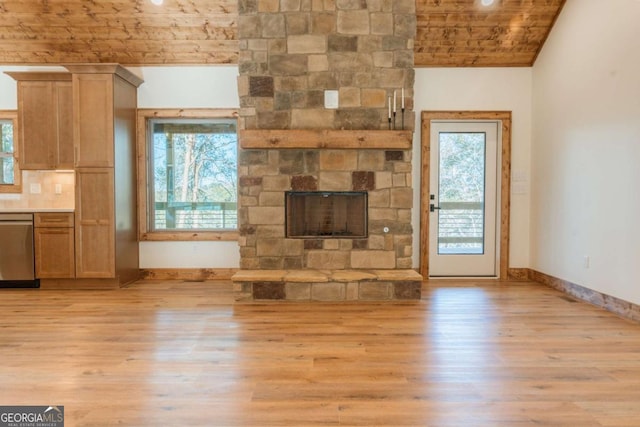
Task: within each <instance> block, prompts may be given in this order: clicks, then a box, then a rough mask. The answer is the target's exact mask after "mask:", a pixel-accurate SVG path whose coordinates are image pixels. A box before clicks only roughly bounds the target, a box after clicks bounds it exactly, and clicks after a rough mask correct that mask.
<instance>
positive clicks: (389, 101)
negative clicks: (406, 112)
mask: <svg viewBox="0 0 640 427" xmlns="http://www.w3.org/2000/svg"><path fill="white" fill-rule="evenodd" d="M389 118H391V97H389Z"/></svg>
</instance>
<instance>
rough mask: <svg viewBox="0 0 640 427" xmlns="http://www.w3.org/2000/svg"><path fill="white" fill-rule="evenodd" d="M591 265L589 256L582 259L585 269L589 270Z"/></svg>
mask: <svg viewBox="0 0 640 427" xmlns="http://www.w3.org/2000/svg"><path fill="white" fill-rule="evenodd" d="M589 264H591V258H590V257H589V255H585V256H584V257H583V258H582V266H583V267H584V268H589Z"/></svg>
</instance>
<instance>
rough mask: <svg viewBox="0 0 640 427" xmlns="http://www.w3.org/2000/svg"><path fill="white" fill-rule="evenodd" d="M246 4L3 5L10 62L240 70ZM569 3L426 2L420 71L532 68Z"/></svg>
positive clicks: (2, 32) (4, 59)
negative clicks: (230, 66)
mask: <svg viewBox="0 0 640 427" xmlns="http://www.w3.org/2000/svg"><path fill="white" fill-rule="evenodd" d="M238 1H247V2H249V1H251V0H165V2H164V4H163V5H162V6H155V5H154V4H152V3H151V1H150V0H56V1H50V0H0V64H1V65H11V64H21V65H34V64H68V63H86V62H90V63H94V62H98V63H105V62H117V63H120V64H123V65H161V64H226V63H237V60H238V41H237V37H236V35H237V22H238ZM254 1H255V0H254ZM302 1H303V3H304V2H305V1H306V2H308V3H309V4H313V3H314V2H315V1H318V0H302ZM324 1H325V2H326V1H327V0H324ZM330 1H335V0H330ZM564 2H565V0H495V4H494V5H493V6H490V7H484V6H481V4H480V3H481V0H416V9H417V27H418V31H417V38H416V42H415V64H416V66H417V67H473V66H530V65H532V64H533V63H534V61H535V58H536V56H537V54H538V52H539V51H540V49H541V47H542V44H543V43H544V41H545V39H546V37H547V35H548V33H549V31H550V29H551V27H552V25H553V23H554V21H555V19H556V17H557V15H558V13H559V12H560V10H561V8H562V6H563V4H564Z"/></svg>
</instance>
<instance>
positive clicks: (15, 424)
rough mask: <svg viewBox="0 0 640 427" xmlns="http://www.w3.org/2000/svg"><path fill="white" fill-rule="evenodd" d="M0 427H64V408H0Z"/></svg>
mask: <svg viewBox="0 0 640 427" xmlns="http://www.w3.org/2000/svg"><path fill="white" fill-rule="evenodd" d="M0 427H64V406H0Z"/></svg>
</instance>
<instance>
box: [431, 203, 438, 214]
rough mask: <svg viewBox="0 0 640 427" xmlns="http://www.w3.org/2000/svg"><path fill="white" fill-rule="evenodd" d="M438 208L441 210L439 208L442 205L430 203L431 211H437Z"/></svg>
mask: <svg viewBox="0 0 640 427" xmlns="http://www.w3.org/2000/svg"><path fill="white" fill-rule="evenodd" d="M436 209H438V210H439V209H440V206H436V205H434V204H433V203H431V204H430V205H429V212H435V211H436Z"/></svg>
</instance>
